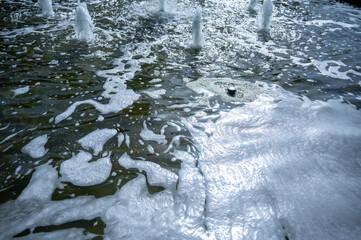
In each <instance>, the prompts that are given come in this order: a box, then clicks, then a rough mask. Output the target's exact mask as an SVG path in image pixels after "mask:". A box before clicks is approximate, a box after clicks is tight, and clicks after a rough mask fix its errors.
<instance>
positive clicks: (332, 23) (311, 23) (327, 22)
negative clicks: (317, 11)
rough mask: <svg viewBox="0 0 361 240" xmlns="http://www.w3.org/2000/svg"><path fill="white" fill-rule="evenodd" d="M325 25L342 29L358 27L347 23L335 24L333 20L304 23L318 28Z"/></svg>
mask: <svg viewBox="0 0 361 240" xmlns="http://www.w3.org/2000/svg"><path fill="white" fill-rule="evenodd" d="M326 24H331V25H339V26H341V27H344V28H358V27H359V25H358V24H349V23H344V22H337V21H333V20H313V21H309V22H306V25H315V26H319V27H322V26H324V25H326ZM326 29H327V28H326Z"/></svg>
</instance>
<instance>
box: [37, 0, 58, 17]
mask: <svg viewBox="0 0 361 240" xmlns="http://www.w3.org/2000/svg"><path fill="white" fill-rule="evenodd" d="M39 6H40V8H41V11H42V14H43V16H45V17H49V16H53V15H54V11H53V6H52V2H51V0H39Z"/></svg>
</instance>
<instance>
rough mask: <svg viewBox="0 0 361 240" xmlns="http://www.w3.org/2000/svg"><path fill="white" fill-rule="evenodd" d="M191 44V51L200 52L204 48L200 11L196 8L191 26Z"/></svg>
mask: <svg viewBox="0 0 361 240" xmlns="http://www.w3.org/2000/svg"><path fill="white" fill-rule="evenodd" d="M192 40H193V41H192V44H191V49H194V50H201V49H202V48H203V47H204V37H203V33H202V9H201V8H198V9H197V10H196V12H195V15H194V19H193V25H192Z"/></svg>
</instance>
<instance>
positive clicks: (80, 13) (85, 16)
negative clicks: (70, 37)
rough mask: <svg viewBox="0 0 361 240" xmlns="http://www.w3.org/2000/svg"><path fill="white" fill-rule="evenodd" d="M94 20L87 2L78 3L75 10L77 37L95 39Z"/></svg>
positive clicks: (88, 39)
mask: <svg viewBox="0 0 361 240" xmlns="http://www.w3.org/2000/svg"><path fill="white" fill-rule="evenodd" d="M93 27H94V26H93V21H92V19H91V17H90V15H89V12H88V7H87V5H86V3H80V2H79V4H78V7H77V9H76V12H75V25H74V30H75V34H76V38H78V39H79V40H83V41H90V40H92V39H93Z"/></svg>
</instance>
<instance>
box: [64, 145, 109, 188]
mask: <svg viewBox="0 0 361 240" xmlns="http://www.w3.org/2000/svg"><path fill="white" fill-rule="evenodd" d="M109 155H110V154H109ZM91 159H92V155H91V154H90V153H87V152H84V151H80V152H79V153H78V154H76V155H74V156H73V157H72V158H70V159H69V160H67V161H65V162H63V163H62V164H61V165H60V174H61V175H62V180H63V181H69V182H71V183H73V184H74V185H77V186H92V185H96V184H100V183H102V182H104V181H105V180H106V179H107V178H108V177H109V174H110V172H111V169H112V164H111V161H110V157H109V156H108V157H105V158H100V159H97V160H96V161H93V162H89V161H90V160H91Z"/></svg>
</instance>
